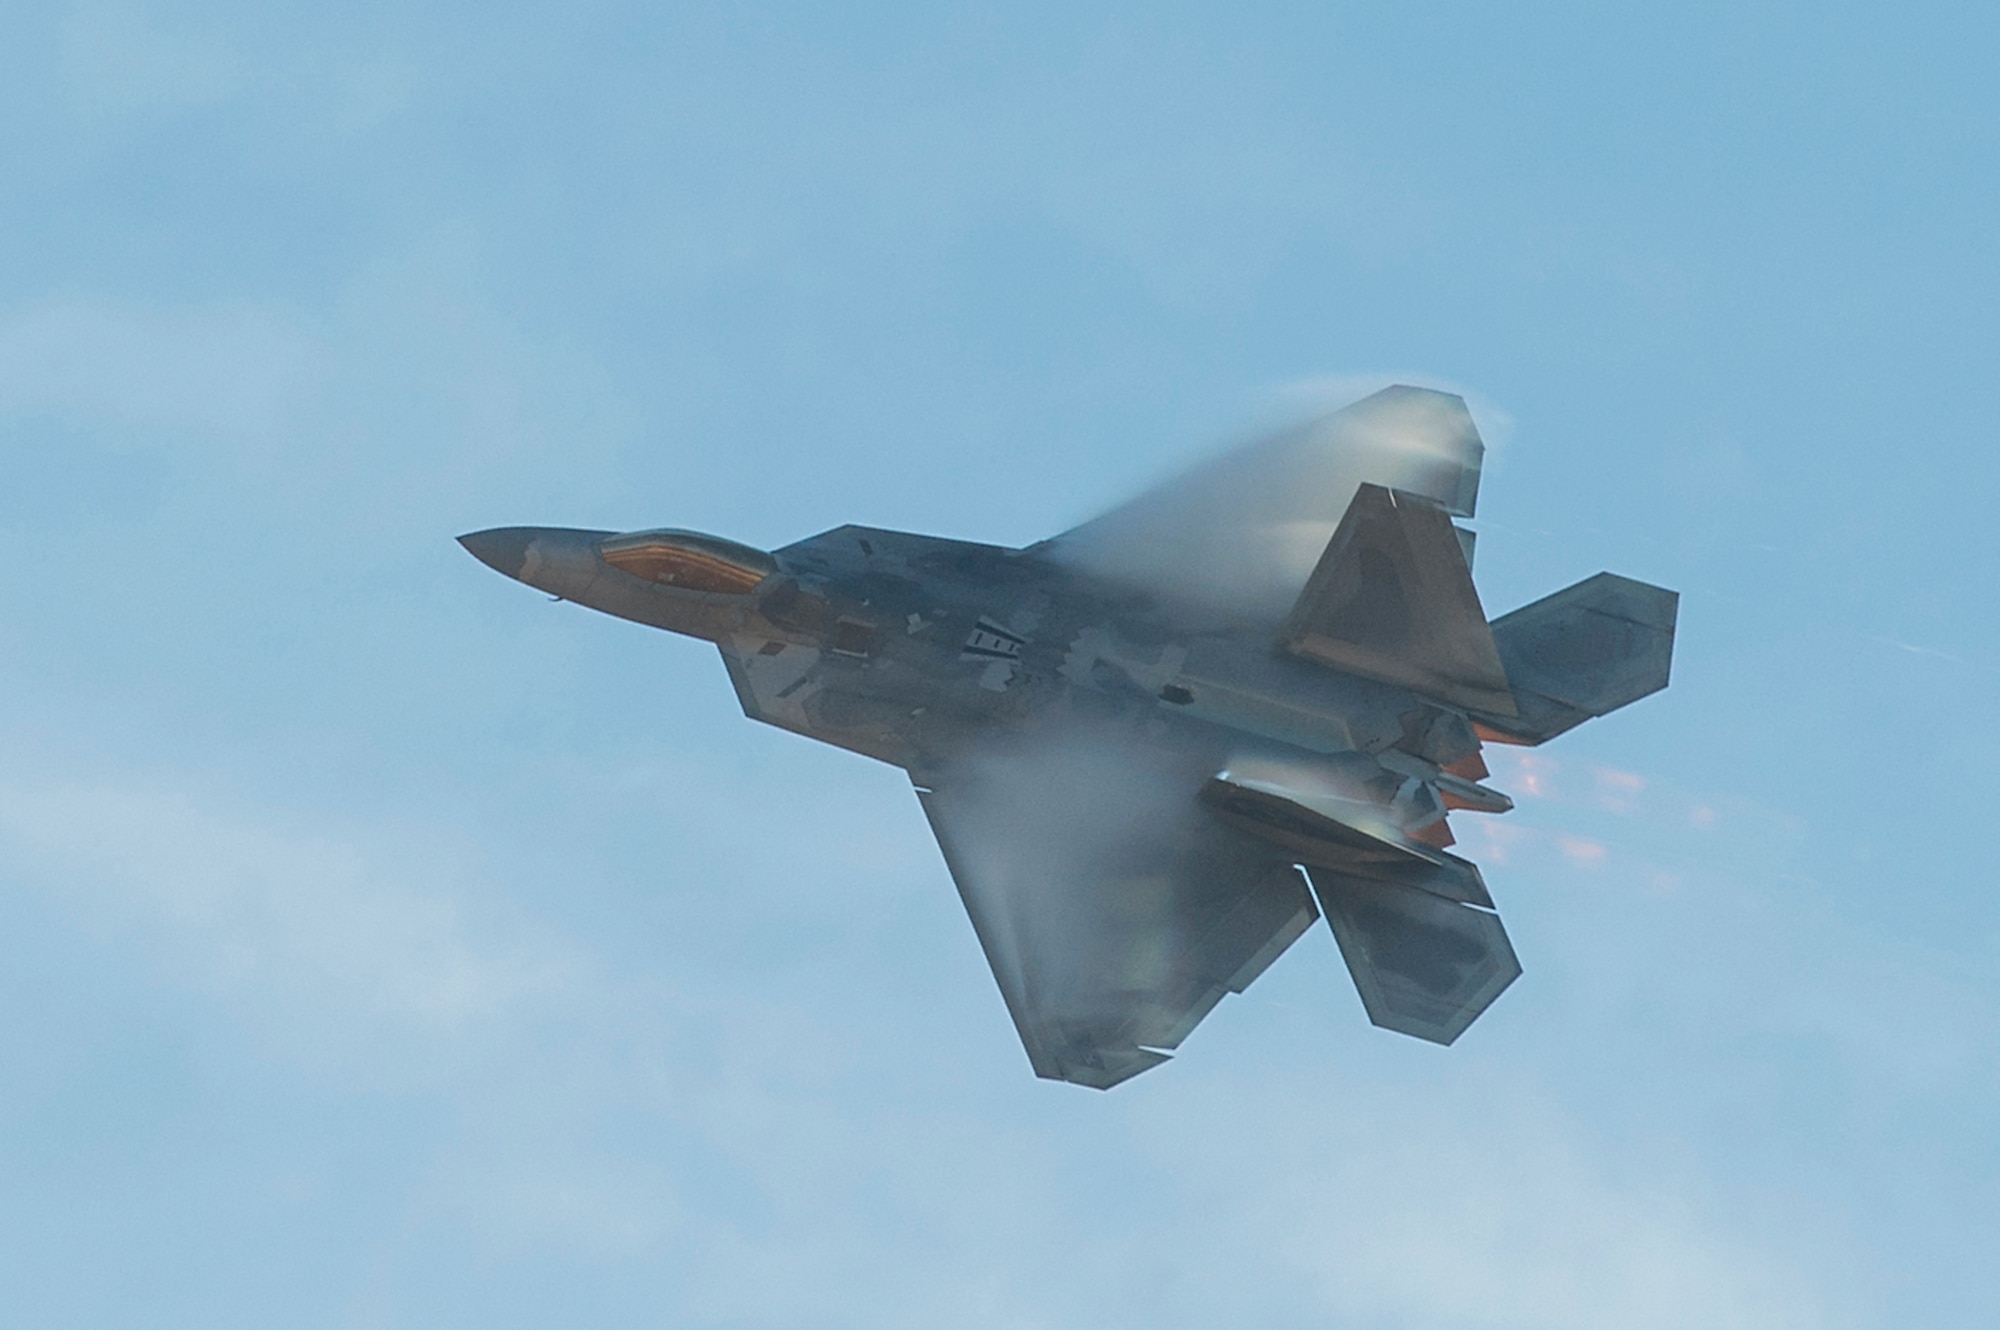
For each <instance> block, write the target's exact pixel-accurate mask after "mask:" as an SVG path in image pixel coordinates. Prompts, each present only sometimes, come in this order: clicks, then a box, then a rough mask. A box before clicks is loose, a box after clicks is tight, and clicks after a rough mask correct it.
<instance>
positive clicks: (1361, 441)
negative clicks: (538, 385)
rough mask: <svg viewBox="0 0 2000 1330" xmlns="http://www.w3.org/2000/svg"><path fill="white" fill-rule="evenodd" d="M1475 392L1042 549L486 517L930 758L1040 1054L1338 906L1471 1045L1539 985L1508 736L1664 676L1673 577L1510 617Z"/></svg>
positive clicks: (586, 578)
mask: <svg viewBox="0 0 2000 1330" xmlns="http://www.w3.org/2000/svg"><path fill="white" fill-rule="evenodd" d="M1484 453H1485V445H1484V444H1483V443H1482V442H1481V440H1480V437H1479V432H1478V430H1477V428H1476V427H1475V425H1474V424H1473V420H1472V417H1471V414H1470V413H1469V412H1468V411H1467V409H1466V406H1465V403H1464V401H1463V400H1462V399H1461V398H1459V397H1456V396H1452V395H1450V394H1447V393H1442V392H1436V391H1431V390H1427V389H1422V388H1412V387H1405V386H1397V387H1391V388H1386V389H1384V390H1383V391H1381V392H1378V393H1375V394H1374V395H1373V396H1370V397H1367V398H1364V399H1362V400H1361V401H1359V402H1356V403H1354V404H1353V405H1351V406H1349V407H1347V408H1345V409H1344V410H1341V411H1337V412H1334V413H1333V414H1331V415H1327V416H1323V417H1321V418H1319V419H1317V420H1314V421H1311V422H1310V423H1307V424H1305V425H1302V426H1300V427H1297V428H1294V429H1291V430H1288V431H1285V432H1282V433H1279V434H1275V435H1272V436H1270V437H1266V438H1264V439H1262V440H1260V441H1258V442H1255V443H1252V444H1250V445H1248V446H1247V447H1244V448H1241V449H1239V450H1237V451H1234V452H1230V453H1225V454H1223V455H1221V456H1219V457H1217V458H1215V459H1214V460H1212V461H1211V462H1209V463H1208V464H1206V465H1203V466H1199V467H1196V468H1195V469H1193V470H1192V471H1189V472H1186V473H1184V474H1182V475H1180V476H1179V477H1177V478H1175V479H1172V480H1170V481H1167V482H1166V483H1164V484H1162V485H1159V486H1157V487H1156V488H1154V489H1152V490H1149V491H1147V492H1145V493H1142V494H1140V495H1139V496H1138V497H1136V498H1135V499H1133V500H1131V501H1130V502H1128V503H1126V504H1124V505H1122V506H1120V507H1117V508H1114V509H1112V510H1111V511H1110V512H1107V513H1105V514H1103V515H1102V516H1100V517H1097V518H1096V519H1094V520H1092V521H1089V522H1086V523H1084V524H1083V525H1082V526H1079V527H1076V528H1074V529H1072V530H1069V531H1066V532H1064V533H1062V534H1061V535H1058V536H1055V537H1053V538H1051V539H1048V540H1045V541H1042V542H1040V543H1039V544H1035V545H1031V546H1028V547H1027V548H1025V549H1007V548H1001V547H998V546H993V545H981V544H972V543H968V542H965V541H958V540H945V539H940V538H937V537H933V536H918V535H909V534H906V533H903V532H900V531H882V530H876V529H873V528H870V527H861V526H843V527H839V528H837V529H835V530H832V531H828V532H826V533H824V534H823V535H817V536H813V537H811V538H810V539H807V540H802V541H800V542H799V543H797V544H795V545H788V546H786V547H784V548H783V549H779V550H774V551H770V552H765V551H763V550H757V549H752V548H749V547H747V546H744V545H740V544H737V543H735V542H733V541H728V540H722V539H719V538H717V537H714V536H708V535H701V534H698V533H695V532H690V531H681V530H653V531H639V532H631V533H616V532H610V531H584V530H570V529H559V528H549V527H503V528H498V529H494V530H490V531H480V532H476V533H473V534H471V535H467V536H462V537H460V540H461V542H462V543H463V544H464V545H465V547H466V549H468V550H469V551H471V552H472V553H473V554H474V555H476V556H477V557H478V558H479V559H481V560H482V561H483V562H485V563H487V564H488V565H490V566H492V567H493V568H495V569H497V570H498V571H500V572H502V573H505V574H506V575H507V576H509V577H513V578H517V579H519V580H520V581H522V582H526V583H528V584H529V585H530V586H534V587H539V588H540V589H541V590H543V591H546V592H548V593H550V594H552V595H554V596H556V597H558V598H560V599H562V600H567V601H573V602H575V603H576V604H579V605H584V606H588V607H589V608H591V609H595V610H601V611H603V612H604V613H607V614H613V615H617V616H618V617H620V618H624V619H630V620H633V621H635V622H638V623H642V624H649V625H652V626H653V627H656V628H665V629H668V630H671V631H673V632H676V633H683V634H686V635H688V636H690V637H697V638H702V639H705V640H707V641H710V642H713V643H715V644H716V645H717V646H718V647H720V648H721V651H722V659H723V663H724V665H725V666H726V667H727V668H728V670H729V677H730V680H731V681H732V682H733V683H734V685H735V688H736V695H737V697H738V698H739V699H740V700H741V701H742V704H743V710H744V711H745V712H746V713H747V714H748V715H749V716H750V717H752V718H753V719H756V720H760V721H764V722H767V723H769V724H772V725H777V726H780V727H782V728H784V729H788V730H792V731H795V732H797V733H799V734H803V735H805V736H807V737H808V738H812V739H817V740H820V741H821V742H823V743H829V744H834V745H837V746H839V747H841V748H845V749H849V750H852V751H853V752H857V753H861V754H865V755H866V756H868V757H872V758H876V759H878V760H880V761H883V762H888V763H891V764H893V765H895V766H897V767H900V768H902V769H903V770H905V771H906V772H908V773H909V777H910V780H911V783H912V784H913V785H914V786H915V787H916V792H917V795H918V797H919V798H920V799H921V800H922V802H923V808H924V811H925V813H926V814H927V815H928V817H929V819H930V824H931V827H932V829H933V830H934V831H935V832H936V835H937V839H938V843H939V845H940V846H941V847H942V849H943V852H944V861H945V864H946V865H947V866H948V868H949V869H950V872H951V876H952V879H953V880H954V881H955V882H956V884H957V886H958V891H959V895H960V897H961V898H962V899H963V901H964V904H965V909H966V912H967V913H968V914H969V915H970V916H971V919H972V926H973V928H974V930H975V931H976V933H977V934H978V937H979V942H980V945H981V946H982V947H983V948H984V949H985V952H986V958H987V960H988V961H989V962H990V963H991V965H992V967H993V975H994V977H995V978H996V979H997V980H998V981H999V986H1000V993H1001V996H1002V997H1003V998H1004V999H1005V1001H1006V1004H1007V1010H1008V1012H1009V1014H1010V1015H1011V1016H1012V1017H1013V1020H1014V1025H1015V1028H1016V1029H1017V1030H1018V1031H1019V1032H1020V1036H1021V1042H1022V1043H1023V1044H1025V1045H1026V1046H1027V1052H1028V1060H1029V1062H1030V1064H1032V1066H1033V1068H1034V1071H1035V1074H1036V1075H1038V1076H1042V1077H1046V1078H1049V1079H1053V1080H1063V1081H1070V1082H1073V1083H1076V1084H1079V1085H1086V1086H1092V1087H1095V1088H1098V1089H1108V1088H1110V1087H1111V1086H1114V1085H1117V1084H1118V1083H1119V1082H1121V1081H1124V1080H1126V1079H1127V1078H1129V1077H1131V1076H1133V1075H1136V1074H1137V1073H1139V1072H1141V1071H1145V1070H1147V1069H1148V1068H1150V1067H1154V1066H1157V1065H1159V1064H1160V1063H1161V1062H1163V1061H1165V1060H1167V1058H1168V1057H1169V1056H1170V1055H1171V1053H1172V1051H1173V1050H1175V1049H1177V1048H1179V1047H1180V1045H1181V1042H1182V1040H1184V1039H1185V1038H1186V1037H1187V1035H1188V1033H1189V1032H1190V1031H1192V1030H1193V1029H1194V1027H1195V1025H1196V1024H1197V1023H1199V1022H1200V1021H1201V1019H1202V1018H1203V1017H1204V1016H1206V1015H1207V1014H1208V1013H1209V1011H1210V1010H1211V1009H1213V1008H1214V1006H1215V1005H1216V1003H1217V1002H1219V1001H1220V1000H1221V999H1222V996H1223V995H1224V994H1225V993H1240V992H1242V991H1243V990H1244V989H1245V988H1246V987H1248V986H1249V984H1250V983H1251V982H1252V981H1253V980H1255V979H1256V978H1257V976H1258V975H1260V974H1262V973H1263V972H1264V970H1265V969H1266V967H1268V966H1269V965H1270V964H1271V963H1272V962H1273V961H1275V960H1276V959H1277V958H1278V956H1279V955H1280V954H1281V953H1282V952H1284V950H1285V949H1286V948H1287V947H1289V946H1290V945H1291V944H1292V942H1293V941H1295V940H1296V939H1297V938H1298V937H1299V936H1300V935H1301V934H1303V933H1304V932H1305V931H1306V930H1307V929H1308V928H1310V927H1311V926H1312V924H1313V922H1314V920H1315V919H1318V918H1321V917H1324V918H1325V919H1326V921H1327V923H1328V925H1329V926H1330V927H1331V928H1332V931H1333V935H1334V938H1335V940H1336V941H1337V942H1338V944H1339V948H1340V953H1341V956H1342V957H1343V959H1345V961H1346V963H1347V967H1348V970H1349V971H1350V973H1351V974H1352V976H1353V979H1354V983H1355V986H1356V988H1357V989H1358V990H1359V991H1360V996H1361V1002H1362V1005H1363V1007H1364V1008H1365V1009H1366V1011H1367V1013H1368V1017H1369V1019H1370V1020H1372V1021H1373V1022H1374V1023H1375V1024H1376V1025H1378V1026H1383V1027H1386V1028H1388V1029H1390V1030H1395V1031H1399V1032H1401V1033H1403V1034H1407V1035H1414V1036H1415V1037H1417V1038H1419V1039H1427V1040H1431V1041H1433V1042H1436V1043H1439V1044H1449V1043H1451V1042H1452V1041H1453V1040H1454V1039H1456V1038H1457V1037H1458V1036H1459V1035H1460V1034H1462V1033H1463V1032H1464V1031H1465V1029H1466V1027H1467V1026H1469V1025H1470V1024H1471V1023H1472V1021H1473V1020H1474V1019H1475V1018H1476V1017H1477V1016H1478V1015H1479V1014H1480V1013H1481V1012H1482V1011H1484V1010H1485V1009H1486V1007H1487V1006H1488V1005H1489V1004H1490V1003H1491V1002H1492V1001H1493V1000H1494V999H1495V998H1496V997H1498V996H1499V995H1500V993H1501V991H1502V990H1504V989H1505V988H1506V987H1507V985H1508V984H1510V983H1512V982H1513V980H1514V979H1515V977H1516V976H1517V975H1519V974H1520V972H1521V967H1520V964H1519V962H1518V961H1517V960H1516V959H1515V955H1514V949H1513V946H1512V944H1511V943H1510V942H1509V941H1508V938H1507V933H1506V931H1505V930H1504V929H1503V928H1502V927H1501V925H1500V919H1499V916H1498V914H1497V913H1496V912H1495V909H1494V903H1493V897H1492V895H1491V894H1490V893H1489V892H1488V890H1487V886H1486V882H1485V881H1484V879H1483V878H1482V877H1481V875H1480V872H1479V869H1478V868H1477V867H1476V866H1475V865H1474V864H1472V863H1471V862H1469V861H1468V860H1465V859H1463V858H1460V857H1458V856H1457V855H1454V854H1451V853H1450V852H1449V851H1448V850H1447V848H1446V847H1447V846H1449V845H1451V844H1452V840H1453V838H1452V833H1451V831H1450V828H1449V826H1448V823H1447V820H1446V819H1447V816H1448V815H1449V814H1450V813H1452V812H1453V811H1459V810H1463V811H1465V812H1476V813H1488V814H1491V813H1504V812H1506V811H1507V810H1508V809H1509V808H1511V807H1512V806H1513V805H1512V803H1511V801H1510V800H1509V799H1508V797H1507V795H1505V794H1503V793H1501V792H1500V791H1498V790H1496V789H1494V788H1492V787H1491V786H1489V785H1487V784H1485V783H1483V782H1484V781H1486V780H1487V779H1488V778H1489V773H1488V771H1487V767H1486V764H1485V762H1484V761H1483V760H1482V757H1481V746H1482V744H1484V743H1508V744H1539V743H1542V742H1544V741H1546V740H1548V739H1551V738H1554V737H1555V736H1556V735H1558V734H1561V733H1563V732H1564V731H1565V730H1568V729H1570V728H1571V727H1573V726H1575V725H1578V724H1580V723H1581V722H1583V721H1584V720H1587V719H1589V718H1590V717H1593V716H1602V715H1604V714H1605V713H1607V712H1609V711H1612V710H1614V709H1615V708H1618V707H1621V706H1624V705H1625V704H1626V703H1628V702H1631V701H1634V700H1636V699H1638V698H1641V697H1644V696H1646V695H1647V694H1649V693H1652V692H1655V691H1657V690H1658V689H1661V688H1663V687H1665V686H1666V683H1667V673H1668V666H1669V662H1670V659H1671V656H1672V653H1673V636H1674V620H1675V615H1676V611H1677V608H1678V597H1677V595H1676V594H1675V593H1674V592H1672V591H1667V590H1664V589H1662V588H1660V587H1655V586H1649V585H1646V584H1645V583H1643V582H1635V581H1632V580H1629V579H1627V578H1623V577H1618V576H1614V575H1613V574H1610V573H1600V574H1598V575H1597V576H1595V577H1591V578H1587V579H1585V580H1584V581H1581V582H1578V583H1577V584H1576V585H1574V586H1572V587H1569V588H1567V589H1566V590H1562V591H1558V592H1556V593H1555V594H1554V595H1551V596H1548V597H1547V598H1545V599H1542V600H1538V601H1536V602H1534V603H1533V604H1531V605H1527V606H1525V607H1523V608H1521V609H1517V610H1515V611H1513V612H1512V613H1510V614H1506V615H1503V616H1502V617H1501V618H1499V619H1496V620H1494V621H1492V622H1490V623H1489V622H1488V621H1487V618H1486V614H1485V612H1484V611H1483V610H1482V609H1481V607H1480V603H1479V596H1478V593H1477V592H1476V591H1475V589H1474V587H1473V581H1472V572H1471V565H1472V551H1473V537H1472V534H1471V533H1470V532H1469V531H1467V530H1465V529H1464V528H1462V527H1460V526H1459V525H1458V524H1457V523H1456V522H1455V521H1454V520H1453V519H1454V518H1460V519H1469V518H1471V517H1472V516H1473V509H1474V504H1475V501H1476V498H1477V495H1478V489H1479V472H1480V465H1481V462H1482V459H1483V457H1484Z"/></svg>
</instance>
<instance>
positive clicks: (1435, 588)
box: [1279, 485, 1514, 715]
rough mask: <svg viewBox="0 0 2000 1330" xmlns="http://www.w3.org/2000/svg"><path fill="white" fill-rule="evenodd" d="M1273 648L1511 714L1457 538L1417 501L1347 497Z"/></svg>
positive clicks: (1427, 503) (1369, 488) (1388, 494)
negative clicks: (1344, 509) (1350, 499)
mask: <svg viewBox="0 0 2000 1330" xmlns="http://www.w3.org/2000/svg"><path fill="white" fill-rule="evenodd" d="M1279 642H1280V643H1281V645H1283V646H1284V648H1285V649H1286V650H1288V651H1290V652H1292V653H1293V654H1294V655H1298V656H1303V657H1305V658H1307V659H1308V660H1316V661H1319V662H1320V663H1322V664H1325V665H1332V666H1334V667H1335V668H1337V669H1342V670H1346V671H1348V672H1350V673H1353V674H1361V675H1366V676H1367V677H1369V678H1372V679H1382V680H1385V681H1387V682H1389V683H1394V684H1400V685H1402V686H1403V687H1405V688H1410V689H1413V690H1414V691H1416V692H1419V693H1422V694H1424V695H1425V696H1427V697H1433V698H1436V699H1438V700H1439V701H1441V702H1445V703H1447V704H1449V705H1452V706H1458V707H1464V708H1467V709H1470V710H1474V711H1482V712H1491V713H1495V714H1499V715H1508V714H1511V713H1512V712H1513V709H1514V699H1513V694H1512V693H1511V692H1510V691H1509V689H1508V686H1507V675H1506V672H1505V671H1504V669H1503V668H1502V666H1501V663H1500V656H1499V654H1498V652H1497V651H1496V650H1495V647H1494V642H1493V633H1492V630H1491V629H1489V628H1488V627H1487V626H1486V613H1485V611H1484V610H1482V609H1481V608H1480V606H1479V593H1478V592H1477V591H1475V590H1474V589H1473V586H1472V570H1471V568H1470V567H1469V566H1468V565H1467V562H1466V548H1465V546H1464V545H1463V544H1462V543H1461V541H1460V537H1459V532H1458V530H1457V528H1455V527H1453V526H1452V523H1451V515H1450V513H1448V512H1447V511H1446V510H1445V508H1444V507H1443V505H1441V504H1439V503H1438V502H1437V501H1435V500H1432V499H1426V498H1423V497H1421V496H1419V495H1413V494H1408V493H1404V492H1402V491H1399V490H1391V489H1385V488H1383V487H1382V486H1380V485H1363V486H1361V487H1360V488H1359V489H1358V490H1357V491H1356V492H1355V495H1354V502H1353V503H1351V504H1349V505H1348V508H1347V515H1346V516H1345V517H1343V518H1341V519H1340V526H1339V528H1338V529H1336V530H1335V531H1334V533H1333V539H1332V541H1331V542H1329V543H1328V545H1327V547H1326V552H1325V553H1324V554H1322V555H1321V556H1320V561H1319V566H1318V567H1316V568H1314V569H1313V574H1312V577H1311V579H1310V580H1309V581H1308V582H1307V583H1306V589H1305V591H1304V592H1303V593H1301V595H1300V596H1299V599H1298V603H1297V604H1296V605H1295V606H1294V607H1293V609H1292V613H1291V617H1290V618H1289V619H1287V620H1286V621H1285V626H1284V628H1283V630H1282V631H1281V633H1280V635H1279Z"/></svg>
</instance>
